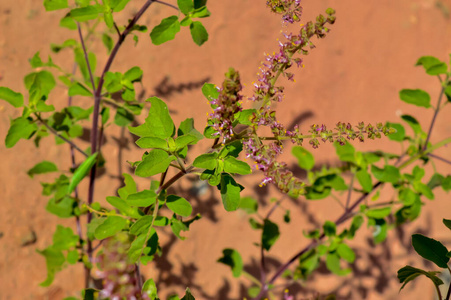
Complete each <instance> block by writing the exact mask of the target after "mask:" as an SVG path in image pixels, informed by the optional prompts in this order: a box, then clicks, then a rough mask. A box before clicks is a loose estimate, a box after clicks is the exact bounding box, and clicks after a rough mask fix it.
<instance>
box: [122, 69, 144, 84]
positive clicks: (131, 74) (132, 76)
mask: <svg viewBox="0 0 451 300" xmlns="http://www.w3.org/2000/svg"><path fill="white" fill-rule="evenodd" d="M142 77H143V70H141V68H140V67H136V66H135V67H133V68H131V69H130V70H128V71H127V72H125V74H124V79H126V80H128V81H130V82H139V81H141V79H142Z"/></svg>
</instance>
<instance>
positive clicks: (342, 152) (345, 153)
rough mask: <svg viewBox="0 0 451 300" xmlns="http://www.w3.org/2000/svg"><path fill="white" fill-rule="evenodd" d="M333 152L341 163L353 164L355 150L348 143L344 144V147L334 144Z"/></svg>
mask: <svg viewBox="0 0 451 300" xmlns="http://www.w3.org/2000/svg"><path fill="white" fill-rule="evenodd" d="M334 147H335V151H336V152H337V155H338V158H339V159H340V160H341V161H347V162H351V163H355V149H354V146H352V145H351V144H350V143H348V142H346V144H344V145H340V143H338V142H334Z"/></svg>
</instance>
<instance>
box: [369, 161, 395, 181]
mask: <svg viewBox="0 0 451 300" xmlns="http://www.w3.org/2000/svg"><path fill="white" fill-rule="evenodd" d="M371 173H373V175H374V177H376V179H377V180H379V181H382V182H390V183H393V184H396V183H398V181H399V180H400V179H401V173H400V172H399V169H398V168H396V167H394V166H390V165H386V166H384V168H383V169H380V168H378V167H376V166H375V165H372V166H371Z"/></svg>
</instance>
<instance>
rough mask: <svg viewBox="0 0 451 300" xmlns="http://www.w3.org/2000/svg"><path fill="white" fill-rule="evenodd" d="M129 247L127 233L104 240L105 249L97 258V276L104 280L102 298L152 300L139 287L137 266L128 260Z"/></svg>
mask: <svg viewBox="0 0 451 300" xmlns="http://www.w3.org/2000/svg"><path fill="white" fill-rule="evenodd" d="M129 247H130V239H129V235H128V234H126V233H121V234H117V235H115V236H114V237H112V238H109V239H107V240H105V241H104V247H103V250H102V252H101V253H100V254H99V255H98V256H97V258H96V261H97V263H98V266H99V270H98V271H97V276H98V277H99V278H100V279H102V280H103V289H102V290H101V291H100V295H99V298H100V299H112V300H116V299H117V300H119V299H132V300H150V298H149V296H148V295H147V294H146V293H141V290H140V289H139V287H138V284H137V283H138V282H137V280H138V279H137V278H136V276H135V267H136V266H135V265H134V264H131V263H128V262H127V261H128V257H127V250H128V248H129Z"/></svg>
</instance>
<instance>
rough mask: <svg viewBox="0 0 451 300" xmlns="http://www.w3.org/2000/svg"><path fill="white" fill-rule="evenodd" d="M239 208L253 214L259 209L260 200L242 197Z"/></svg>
mask: <svg viewBox="0 0 451 300" xmlns="http://www.w3.org/2000/svg"><path fill="white" fill-rule="evenodd" d="M238 208H240V209H242V210H244V211H245V212H246V213H248V214H253V213H256V212H257V210H258V202H257V200H255V199H254V198H252V197H243V198H241V199H240V205H239V207H238Z"/></svg>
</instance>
